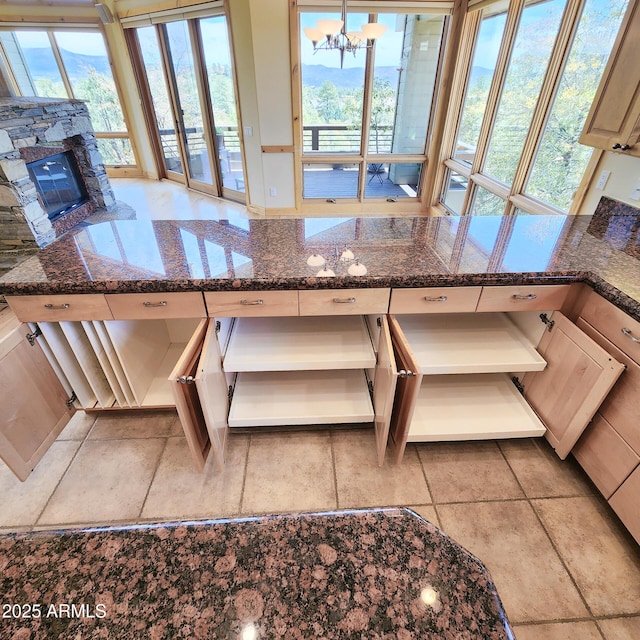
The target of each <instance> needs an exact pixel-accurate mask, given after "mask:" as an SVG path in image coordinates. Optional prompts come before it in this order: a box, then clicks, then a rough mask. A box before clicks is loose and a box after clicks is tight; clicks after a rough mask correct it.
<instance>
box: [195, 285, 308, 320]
mask: <svg viewBox="0 0 640 640" xmlns="http://www.w3.org/2000/svg"><path fill="white" fill-rule="evenodd" d="M204 299H205V302H206V305H207V313H208V314H209V315H210V316H212V317H215V318H238V317H251V316H261V317H276V316H297V315H298V292H297V291H205V294H204Z"/></svg>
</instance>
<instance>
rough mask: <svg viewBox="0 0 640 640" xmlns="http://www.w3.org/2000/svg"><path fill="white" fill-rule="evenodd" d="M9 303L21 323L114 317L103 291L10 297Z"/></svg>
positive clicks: (8, 297)
mask: <svg viewBox="0 0 640 640" xmlns="http://www.w3.org/2000/svg"><path fill="white" fill-rule="evenodd" d="M7 302H8V303H9V306H10V307H11V309H12V310H13V312H14V313H15V314H16V317H17V318H18V320H20V321H21V322H60V321H64V320H111V319H112V317H113V316H112V315H111V310H110V309H109V305H108V304H107V301H106V299H105V296H104V295H103V294H102V293H86V294H76V295H70V296H64V295H55V296H7Z"/></svg>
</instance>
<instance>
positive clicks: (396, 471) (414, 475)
mask: <svg viewBox="0 0 640 640" xmlns="http://www.w3.org/2000/svg"><path fill="white" fill-rule="evenodd" d="M331 439H332V443H333V453H334V456H335V462H336V479H337V483H338V507H339V508H340V509H350V508H358V507H383V506H384V507H386V506H403V505H408V504H430V503H431V496H430V495H429V489H428V488H427V483H426V482H425V479H424V474H423V472H422V467H421V465H420V461H419V460H418V456H417V454H416V451H415V448H414V447H412V446H409V447H407V450H406V451H405V454H404V458H403V460H402V462H401V463H400V464H392V463H391V462H389V460H387V461H386V462H385V464H384V466H383V467H379V466H378V457H377V454H376V442H375V435H374V432H373V430H372V429H367V430H362V429H359V430H357V431H334V432H333V433H332V434H331Z"/></svg>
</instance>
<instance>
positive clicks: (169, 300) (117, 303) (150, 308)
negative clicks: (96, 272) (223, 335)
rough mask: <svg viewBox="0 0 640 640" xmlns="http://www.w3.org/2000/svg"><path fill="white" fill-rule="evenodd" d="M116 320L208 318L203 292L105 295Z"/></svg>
mask: <svg viewBox="0 0 640 640" xmlns="http://www.w3.org/2000/svg"><path fill="white" fill-rule="evenodd" d="M105 297H106V298H107V302H108V304H109V307H110V309H111V313H112V314H113V317H114V319H115V320H146V319H150V320H152V319H162V318H206V316H207V312H206V310H205V308H204V300H203V299H202V293H200V292H199V291H187V292H184V293H180V292H176V293H112V294H107V295H106V296H105Z"/></svg>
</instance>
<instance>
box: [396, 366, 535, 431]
mask: <svg viewBox="0 0 640 640" xmlns="http://www.w3.org/2000/svg"><path fill="white" fill-rule="evenodd" d="M545 431H546V428H545V426H544V425H543V424H542V422H540V420H539V418H538V417H537V415H536V414H535V412H534V411H533V409H531V407H530V406H529V405H528V404H527V402H526V400H525V399H524V398H523V397H522V395H520V393H519V392H518V390H517V389H516V387H515V385H514V384H513V382H512V381H511V379H510V378H509V376H508V375H507V374H500V373H491V374H471V375H464V374H463V375H435V376H429V377H425V378H423V383H422V386H421V387H420V392H419V394H418V398H417V401H416V404H415V408H414V412H413V417H412V419H411V426H410V428H409V436H408V439H407V441H408V442H433V441H442V440H486V439H492V438H524V437H534V436H541V435H544V433H545Z"/></svg>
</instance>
